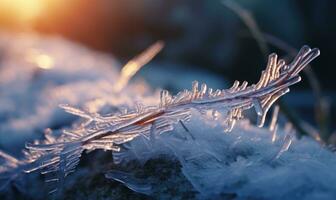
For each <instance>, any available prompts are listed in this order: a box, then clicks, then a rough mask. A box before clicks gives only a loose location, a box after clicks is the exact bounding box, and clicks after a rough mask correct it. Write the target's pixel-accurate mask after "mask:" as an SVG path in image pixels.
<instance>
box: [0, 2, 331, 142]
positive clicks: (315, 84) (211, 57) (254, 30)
mask: <svg viewBox="0 0 336 200" xmlns="http://www.w3.org/2000/svg"><path fill="white" fill-rule="evenodd" d="M335 10H336V1H333V0H318V1H317V0H315V1H314V0H305V1H302V0H278V1H269V0H235V1H220V0H212V1H209V0H122V1H112V0H95V1H92V0H71V1H68V0H0V31H2V32H10V33H21V32H34V33H38V34H40V35H43V36H44V35H47V36H49V35H52V36H54V35H57V36H61V37H64V38H66V39H68V40H71V41H74V42H77V43H81V44H82V45H84V46H86V47H88V48H91V49H95V50H97V51H100V52H104V53H107V54H111V55H113V56H115V57H116V58H117V59H118V60H120V61H121V63H126V62H127V60H129V59H131V58H132V57H133V56H135V55H137V54H139V53H140V52H141V51H143V50H144V49H145V48H147V47H148V46H150V45H151V44H153V43H154V42H156V41H158V40H162V41H164V42H165V48H164V49H163V50H162V52H161V53H160V54H159V55H158V56H157V57H156V58H155V59H154V60H153V62H152V64H149V65H148V66H145V67H144V69H142V70H141V71H140V74H139V76H142V77H145V79H147V81H148V82H149V83H152V85H155V86H158V85H159V86H160V87H163V88H167V89H169V90H171V91H173V92H176V91H178V90H180V89H182V88H183V87H188V88H189V87H190V82H189V79H190V80H193V79H202V75H204V74H206V75H207V77H210V78H208V79H210V80H208V81H214V80H215V81H217V83H222V82H223V83H226V85H224V84H223V85H224V86H223V87H221V86H219V88H225V87H228V86H229V84H230V83H232V82H233V81H234V80H247V81H249V82H250V83H251V82H256V81H257V80H258V78H259V75H260V72H261V70H262V69H264V68H265V65H266V60H267V55H268V54H269V53H270V52H277V53H279V54H280V55H282V56H284V57H285V58H287V59H291V58H292V56H293V54H295V51H296V50H298V49H299V48H300V47H301V46H302V45H304V44H307V45H309V46H311V47H318V48H320V50H321V56H320V57H319V58H318V59H317V60H316V61H314V62H313V63H312V66H311V68H310V69H309V70H307V71H306V73H304V74H303V78H304V80H303V81H302V82H301V83H300V84H299V85H298V86H295V87H294V88H293V90H294V92H292V93H290V94H289V95H287V96H286V97H285V102H286V103H285V105H286V106H284V108H287V109H288V110H290V111H289V112H290V114H289V118H292V119H293V120H294V121H295V119H304V120H306V121H307V122H309V124H311V125H312V127H314V128H315V129H316V130H317V131H318V132H320V133H321V132H323V134H324V136H323V137H325V138H326V140H328V141H329V140H333V139H332V135H333V130H335V128H336V126H335V124H336V123H334V122H335V119H336V114H335V99H336V98H335V97H336V93H335V92H336V78H335V67H334V66H333V65H334V58H335V56H336V55H335V52H336V39H335V38H336V23H335V20H336V12H335ZM0 62H1V52H0ZM47 62H48V61H47ZM158 70H159V71H160V72H161V73H163V74H164V75H165V76H164V78H165V79H167V80H163V79H164V78H163V79H160V80H154V79H155V77H154V78H153V74H154V73H153V72H155V71H158ZM180 79H187V80H188V81H187V82H188V84H187V85H185V84H184V83H182V84H181V85H178V86H176V84H174V83H175V82H180ZM155 81H158V82H159V83H156V82H155ZM221 81H222V82H221ZM0 95H1V94H0ZM284 110H285V109H284ZM301 128H302V127H301ZM303 132H304V131H303ZM334 135H335V134H334Z"/></svg>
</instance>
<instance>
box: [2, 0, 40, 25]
mask: <svg viewBox="0 0 336 200" xmlns="http://www.w3.org/2000/svg"><path fill="white" fill-rule="evenodd" d="M43 6H44V0H1V3H0V11H5V12H6V14H7V15H8V14H10V17H11V18H15V20H18V21H19V22H21V23H27V22H31V21H32V20H34V19H35V18H36V17H38V16H39V14H40V13H41V10H42V7H43ZM1 13H3V12H1ZM1 13H0V15H1Z"/></svg>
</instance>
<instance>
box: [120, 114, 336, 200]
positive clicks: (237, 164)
mask: <svg viewBox="0 0 336 200" xmlns="http://www.w3.org/2000/svg"><path fill="white" fill-rule="evenodd" d="M193 116H194V117H193V118H192V120H191V122H190V123H187V124H185V125H186V127H187V128H188V129H189V131H190V134H191V135H189V134H188V133H186V131H185V130H184V129H183V128H182V127H180V128H178V129H177V130H176V131H174V132H173V133H164V134H163V135H161V136H160V137H159V138H157V140H156V142H154V143H152V142H149V143H148V142H145V140H143V139H142V138H138V139H137V140H135V141H132V142H131V144H130V145H129V146H128V148H130V150H128V151H126V152H125V153H123V154H120V155H119V159H121V160H122V158H124V159H125V160H130V159H134V158H136V159H139V160H140V161H142V162H145V161H146V160H148V159H150V158H154V157H156V156H158V155H159V154H162V153H166V154H173V155H174V156H176V157H177V158H178V160H179V161H180V163H181V165H182V172H183V174H184V175H185V176H186V177H187V179H188V180H189V181H190V182H191V184H192V185H193V186H194V188H195V189H196V190H197V191H199V192H200V196H199V198H201V199H203V198H213V199H217V198H221V197H223V196H224V195H223V194H236V195H237V197H236V198H237V199H247V198H252V199H335V197H336V185H335V184H334V183H335V182H336V173H334V171H335V169H336V157H335V154H334V153H332V152H330V151H329V150H327V149H325V148H324V147H321V146H320V145H319V144H318V143H316V142H315V141H313V140H312V139H311V138H306V137H303V138H302V139H300V140H298V139H294V138H293V140H292V143H291V145H290V146H289V149H288V151H285V152H284V153H282V154H281V155H280V157H279V158H278V159H277V158H276V156H277V154H278V153H279V151H280V150H281V148H282V147H283V146H284V142H285V141H284V138H285V137H286V135H287V136H288V133H286V132H285V131H284V130H283V129H280V130H279V131H278V135H277V139H276V141H275V142H274V143H272V133H271V132H270V131H269V130H268V129H266V128H256V127H255V126H254V125H250V124H249V123H248V122H247V121H243V122H241V123H239V124H237V126H236V127H235V128H234V129H233V130H232V132H230V133H224V132H223V128H222V126H220V125H216V123H215V122H213V121H212V120H209V121H207V120H204V118H203V117H202V116H200V115H198V114H197V113H194V114H193ZM195 116H196V117H195ZM188 135H189V136H188ZM148 147H149V148H148ZM163 147H165V148H163ZM117 157H118V156H117ZM126 163H127V162H126Z"/></svg>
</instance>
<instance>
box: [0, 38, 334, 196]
mask: <svg viewBox="0 0 336 200" xmlns="http://www.w3.org/2000/svg"><path fill="white" fill-rule="evenodd" d="M167 65H168V64H167ZM169 65H171V64H169ZM174 66H175V67H173V72H169V70H170V68H168V67H166V68H164V69H165V70H167V71H163V70H161V71H160V70H158V69H155V68H154V69H153V68H152V69H151V70H148V71H146V70H144V71H143V72H141V73H140V76H142V77H145V79H146V80H148V82H150V83H151V84H153V85H154V86H155V87H158V86H161V87H173V88H174V89H176V88H177V89H182V88H181V87H185V83H186V82H189V79H190V77H193V78H194V79H198V78H199V77H200V76H201V75H202V74H203V72H181V71H179V67H178V65H174ZM150 67H152V66H150ZM120 68H121V64H120V63H119V62H117V61H116V59H115V58H113V57H112V56H111V55H106V54H102V53H98V52H95V51H93V50H90V49H87V48H85V47H83V46H81V45H78V44H74V43H72V42H69V41H66V40H64V39H62V38H57V37H42V36H39V35H35V34H9V33H1V34H0V148H1V150H6V151H7V152H10V153H11V154H14V155H17V156H20V150H21V148H22V147H23V144H24V142H27V141H32V140H33V139H37V138H41V137H42V135H43V134H42V133H43V131H44V130H45V129H46V128H51V129H53V130H56V131H57V130H61V129H63V128H67V127H70V126H72V125H73V124H74V123H75V122H77V121H78V119H76V118H75V117H73V116H71V115H69V114H67V113H65V112H64V111H63V110H61V109H60V108H59V107H58V105H59V104H70V105H74V106H76V107H79V108H83V109H86V110H88V111H90V112H99V113H104V114H108V113H111V112H114V111H116V110H122V109H123V108H129V107H130V106H133V105H134V104H135V103H136V102H141V103H143V104H146V105H156V104H158V103H159V94H158V90H157V89H158V88H154V89H153V87H150V86H149V85H148V84H147V83H146V81H145V80H143V79H142V78H141V77H137V78H136V80H134V81H133V82H132V83H130V84H129V85H128V86H126V88H124V89H123V90H122V91H120V92H116V91H115V90H114V87H113V86H114V84H115V83H116V81H117V80H118V76H119V71H120ZM169 73H171V75H167V74H169ZM184 74H188V75H184ZM171 77H174V78H175V79H177V80H174V79H173V78H171ZM204 77H205V79H204V80H205V82H208V81H207V80H212V83H210V85H212V86H213V87H215V88H216V87H218V88H225V86H223V85H225V82H224V81H222V80H221V79H220V78H219V77H217V76H215V75H206V74H205V75H204ZM204 77H200V78H199V79H202V78H204ZM169 78H171V79H169ZM160 84H161V85H160ZM185 125H186V126H187V129H188V131H189V132H187V131H186V129H185V128H183V126H177V127H176V128H175V129H174V131H171V132H168V133H164V134H162V135H160V136H159V137H158V138H156V139H155V140H154V141H150V142H148V141H146V140H144V139H143V138H142V137H138V138H137V139H135V140H133V141H131V142H130V143H129V144H127V150H125V151H123V152H122V153H121V154H116V155H115V158H117V157H118V159H119V161H120V162H121V163H120V166H119V167H118V168H119V169H118V170H119V171H113V172H111V173H108V174H106V176H107V177H108V178H111V179H115V180H118V181H120V182H123V183H125V185H126V186H127V187H129V188H131V189H132V190H133V191H137V192H140V193H141V192H142V193H146V194H150V195H151V194H153V191H158V189H155V188H157V187H160V182H153V180H154V179H153V178H149V179H148V180H146V179H144V180H146V182H145V186H144V180H142V181H139V180H137V179H132V178H131V177H132V172H129V173H128V174H123V172H121V171H120V170H122V168H123V166H125V165H128V164H129V163H130V161H132V160H137V161H139V162H140V163H142V164H145V163H146V162H148V161H150V160H152V159H156V158H158V157H160V156H161V155H162V154H166V155H168V158H171V159H173V158H174V159H177V160H178V161H179V163H180V165H181V172H182V174H183V176H184V177H185V178H186V179H187V180H188V181H189V182H190V183H191V185H192V186H193V189H192V191H190V192H195V191H196V192H197V195H196V196H194V198H200V199H203V198H210V199H217V198H233V199H249V198H251V199H335V198H336V185H335V183H336V174H335V173H334V171H335V169H336V157H335V154H334V153H332V152H331V151H329V150H328V149H327V148H325V147H322V146H321V145H320V144H318V143H317V142H315V141H314V140H313V139H311V138H307V137H303V138H301V139H295V136H294V134H293V132H292V129H290V128H288V126H287V128H283V126H282V125H279V127H278V131H277V134H276V137H274V134H273V132H272V131H270V130H269V129H268V128H257V127H256V126H255V125H253V124H250V122H248V121H241V122H239V123H237V125H236V126H235V128H234V129H233V130H232V131H231V132H229V133H225V132H224V131H223V123H222V122H221V120H220V119H219V120H217V121H214V120H213V119H208V118H204V116H201V115H200V114H199V113H197V112H194V113H193V115H192V119H191V121H190V122H189V123H187V124H185ZM97 158H99V157H97ZM91 159H93V158H91ZM91 162H95V160H92V161H91ZM96 162H97V163H99V162H98V161H96ZM1 164H2V163H1ZM172 167H176V166H172ZM80 170H81V169H79V171H80ZM84 175H85V174H84ZM84 175H81V176H84ZM98 175H101V176H103V174H98ZM98 175H97V176H98ZM121 175H122V176H121ZM171 176H172V177H170V178H171V179H174V175H171ZM69 179H71V175H69V176H68V177H67V179H66V180H69ZM156 181H158V180H156ZM147 186H148V187H147ZM164 195H165V194H161V195H160V194H156V196H155V197H156V198H160V197H162V198H163V197H164ZM176 196H177V197H178V196H179V195H178V194H176ZM177 197H176V198H177ZM84 198H85V197H84Z"/></svg>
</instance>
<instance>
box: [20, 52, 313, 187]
mask: <svg viewBox="0 0 336 200" xmlns="http://www.w3.org/2000/svg"><path fill="white" fill-rule="evenodd" d="M319 53H320V52H319V50H318V49H310V48H309V47H308V46H304V47H303V48H302V49H301V50H300V52H299V53H298V55H297V57H296V58H295V59H294V60H293V61H292V63H290V64H288V65H286V64H285V62H284V60H281V59H280V60H278V57H277V55H276V54H271V55H270V56H269V61H268V64H267V67H266V70H265V71H263V72H262V73H261V78H260V80H259V82H258V83H256V84H253V85H250V86H248V83H247V82H246V81H244V82H243V83H242V84H240V83H239V82H238V81H236V82H234V84H233V86H232V87H231V88H229V89H226V90H216V91H214V90H212V89H211V88H207V85H206V84H202V85H201V86H200V87H199V85H198V82H196V81H195V82H194V83H193V86H192V89H191V90H190V91H189V90H184V91H182V92H180V93H178V94H177V95H175V96H172V95H170V94H169V92H168V91H166V90H163V91H162V92H161V95H160V104H159V105H157V106H142V105H140V104H138V105H137V106H136V107H135V108H134V109H131V110H129V111H126V112H123V113H115V114H114V115H112V116H111V115H109V116H101V115H100V114H98V113H89V112H86V111H83V110H80V109H78V108H74V107H71V106H68V105H62V106H61V107H62V108H63V109H64V110H65V111H66V112H69V113H72V114H74V115H78V116H80V117H82V118H84V119H85V120H86V121H85V122H84V123H83V124H81V125H80V126H79V127H77V128H76V129H73V130H66V131H64V132H63V134H62V135H61V136H59V137H56V136H54V135H53V134H52V132H46V139H45V140H44V141H36V142H35V143H33V144H27V145H26V147H27V151H26V157H25V159H24V161H23V162H22V164H20V165H24V167H23V168H24V171H25V172H27V173H29V172H33V171H36V170H41V173H43V174H50V173H53V174H56V178H53V179H50V180H49V181H53V182H58V183H60V182H62V181H63V179H64V177H65V176H66V175H68V174H69V173H70V172H72V171H73V170H74V169H75V167H76V166H77V164H78V163H79V160H80V156H81V154H82V152H83V151H85V150H86V151H92V150H95V149H103V150H110V151H114V152H116V151H120V145H122V144H124V143H127V142H129V141H131V140H133V139H134V138H136V137H138V136H144V137H145V138H148V139H151V138H155V137H156V136H157V135H159V134H162V133H164V132H168V131H171V130H173V129H174V125H176V124H177V123H179V124H182V125H183V124H184V123H185V122H188V121H189V119H190V117H191V114H192V112H191V111H192V110H198V111H200V112H201V113H207V111H212V112H213V113H216V112H219V113H221V115H222V117H223V118H224V119H225V122H226V127H225V130H226V131H230V130H231V129H232V128H233V126H234V124H235V122H236V120H238V119H240V118H242V117H243V111H244V110H246V109H250V108H252V107H254V108H255V110H256V112H257V114H258V125H259V126H262V125H263V124H264V121H265V117H266V114H267V111H268V110H269V108H270V107H271V105H272V104H273V103H274V102H275V101H276V100H277V99H278V98H279V97H281V96H282V95H284V94H285V93H286V92H288V91H289V86H291V85H293V84H295V83H297V82H299V81H300V76H299V75H298V73H299V72H300V71H301V70H302V69H303V68H304V67H305V66H306V65H307V64H308V63H309V62H311V61H312V60H313V59H314V58H316V57H317V56H318V55H319ZM183 126H184V125H183Z"/></svg>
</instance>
